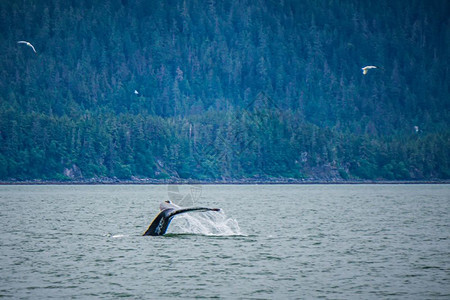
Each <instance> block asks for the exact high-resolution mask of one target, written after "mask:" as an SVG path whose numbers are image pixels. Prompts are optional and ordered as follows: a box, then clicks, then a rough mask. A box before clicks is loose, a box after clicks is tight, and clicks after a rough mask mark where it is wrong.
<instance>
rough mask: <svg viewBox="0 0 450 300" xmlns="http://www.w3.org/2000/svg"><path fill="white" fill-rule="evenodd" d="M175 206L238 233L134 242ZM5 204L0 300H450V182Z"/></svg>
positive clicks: (22, 197)
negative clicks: (205, 214)
mask: <svg viewBox="0 0 450 300" xmlns="http://www.w3.org/2000/svg"><path fill="white" fill-rule="evenodd" d="M174 195H175V196H174ZM174 198H176V199H177V200H179V201H182V200H186V199H188V200H189V201H187V202H189V204H194V205H201V206H208V207H220V208H222V209H223V213H222V214H223V215H224V216H226V218H228V219H229V220H230V221H232V225H233V226H234V227H233V228H232V229H231V230H230V231H220V230H219V232H214V231H211V232H209V231H208V230H209V229H202V230H206V231H202V230H200V231H198V230H195V229H198V228H199V227H192V226H191V225H190V226H187V225H186V223H183V222H186V220H187V219H186V218H184V219H183V218H181V217H180V218H179V219H177V218H175V219H174V221H173V223H172V224H171V226H170V227H169V231H168V234H167V235H166V236H162V237H143V236H141V234H142V233H143V232H144V231H145V230H146V228H147V226H148V225H149V224H150V222H151V221H152V219H153V217H154V216H155V215H156V214H157V213H158V206H159V202H161V201H163V200H167V199H172V200H173V199H174ZM0 205H1V210H0V223H1V228H2V229H1V232H0V297H2V296H3V297H6V298H9V297H11V298H15V299H44V298H46V299H51V298H53V299H63V298H72V299H91V298H104V299H114V298H119V297H129V298H132V299H156V298H226V299H305V298H306V299H317V298H321V297H323V298H328V299H449V298H450V217H449V216H450V186H449V185H204V186H181V187H176V189H175V190H174V186H169V187H168V186H163V185H157V186H152V185H98V186H95V185H94V186H91V185H88V186H78V185H76V186H75V185H66V186H62V185H42V186H41V185H39V186H0ZM192 218H194V217H192ZM199 220H200V221H199ZM202 220H203V219H201V218H200V217H198V218H197V219H195V221H199V222H200V223H201V222H203V221H202ZM200 225H201V224H198V226H200ZM230 226H231V225H230ZM201 228H203V227H201Z"/></svg>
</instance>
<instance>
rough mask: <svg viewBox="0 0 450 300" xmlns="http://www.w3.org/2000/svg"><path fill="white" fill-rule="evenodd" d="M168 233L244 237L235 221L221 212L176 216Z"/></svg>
mask: <svg viewBox="0 0 450 300" xmlns="http://www.w3.org/2000/svg"><path fill="white" fill-rule="evenodd" d="M170 226H171V227H169V231H168V233H176V234H178V233H189V234H201V235H216V236H233V235H243V233H242V232H241V229H240V228H239V224H238V222H237V221H236V220H235V219H232V218H228V217H227V216H226V214H225V212H223V210H221V211H220V212H205V213H192V214H189V213H187V214H182V215H179V216H176V217H175V218H174V219H173V221H172V224H171V225H170Z"/></svg>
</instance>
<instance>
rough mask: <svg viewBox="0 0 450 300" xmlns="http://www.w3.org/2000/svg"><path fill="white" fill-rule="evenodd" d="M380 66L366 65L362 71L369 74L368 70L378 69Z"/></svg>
mask: <svg viewBox="0 0 450 300" xmlns="http://www.w3.org/2000/svg"><path fill="white" fill-rule="evenodd" d="M377 68H378V67H376V66H365V67H364V68H361V70H362V72H363V74H364V75H366V74H367V71H369V70H370V69H377Z"/></svg>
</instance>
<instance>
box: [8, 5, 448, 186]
mask: <svg viewBox="0 0 450 300" xmlns="http://www.w3.org/2000/svg"><path fill="white" fill-rule="evenodd" d="M19 40H25V41H28V42H30V43H31V44H32V45H33V46H34V47H35V49H36V53H35V52H34V51H33V49H32V48H31V47H29V46H27V45H26V44H18V43H17V41H19ZM449 61H450V1H447V0H429V1H423V0H409V1H392V0H365V1H360V0H340V1H339V0H326V1H325V0H323V1H318V0H284V1H283V0H280V1H277V0H255V1H253V0H221V1H219V0H209V1H200V0H148V1H146V0H122V1H120V0H110V1H95V0H76V1H72V0H47V1H44V0H42V1H39V0H23V1H15V0H2V1H0V180H31V179H43V180H54V179H56V180H83V179H90V178H103V177H107V178H115V177H116V178H119V179H130V178H157V179H166V178H167V179H169V178H171V179H180V178H181V179H189V178H190V179H197V180H198V179H200V180H217V179H219V180H232V179H245V178H259V179H269V178H295V179H320V180H340V179H344V180H347V179H387V180H407V179H422V180H429V179H449V178H450V127H449V125H450V124H449V123H450V113H449V112H450V70H449V65H448V62H449ZM366 65H375V66H377V67H378V68H377V69H371V70H369V72H368V73H367V74H366V75H363V74H362V71H361V67H363V66H366Z"/></svg>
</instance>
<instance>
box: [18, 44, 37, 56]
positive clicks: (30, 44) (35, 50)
mask: <svg viewBox="0 0 450 300" xmlns="http://www.w3.org/2000/svg"><path fill="white" fill-rule="evenodd" d="M17 44H25V45H27V46H29V47H31V48H32V49H33V51H34V53H37V52H36V49H34V47H33V45H31V43H30V42H27V41H18V42H17Z"/></svg>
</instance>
